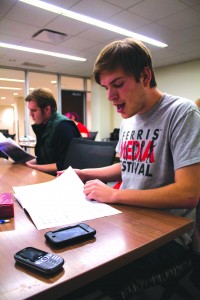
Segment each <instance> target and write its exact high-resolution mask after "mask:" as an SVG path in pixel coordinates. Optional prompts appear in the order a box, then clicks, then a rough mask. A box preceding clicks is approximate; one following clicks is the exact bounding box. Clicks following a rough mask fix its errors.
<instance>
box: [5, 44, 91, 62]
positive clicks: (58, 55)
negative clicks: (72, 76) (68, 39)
mask: <svg viewBox="0 0 200 300" xmlns="http://www.w3.org/2000/svg"><path fill="white" fill-rule="evenodd" d="M0 47H3V48H9V49H15V50H20V51H25V52H31V53H37V54H44V55H50V56H54V57H60V58H65V59H72V60H78V61H86V58H82V57H78V56H72V55H67V54H62V53H56V52H50V51H45V50H40V49H35V48H28V47H22V46H17V45H12V44H7V43H0Z"/></svg>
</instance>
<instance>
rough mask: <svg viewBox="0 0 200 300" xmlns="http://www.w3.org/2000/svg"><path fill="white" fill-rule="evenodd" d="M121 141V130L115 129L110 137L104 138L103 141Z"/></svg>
mask: <svg viewBox="0 0 200 300" xmlns="http://www.w3.org/2000/svg"><path fill="white" fill-rule="evenodd" d="M118 140H119V128H114V129H113V131H112V132H111V133H110V137H107V138H103V139H102V141H118Z"/></svg>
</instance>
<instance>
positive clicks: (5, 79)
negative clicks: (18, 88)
mask: <svg viewBox="0 0 200 300" xmlns="http://www.w3.org/2000/svg"><path fill="white" fill-rule="evenodd" d="M0 80H1V81H14V82H25V81H24V80H21V79H11V78H0Z"/></svg>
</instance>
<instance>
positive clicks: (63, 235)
mask: <svg viewBox="0 0 200 300" xmlns="http://www.w3.org/2000/svg"><path fill="white" fill-rule="evenodd" d="M87 232H88V231H87V230H85V229H83V228H82V227H80V226H75V227H72V228H68V229H67V230H60V231H57V232H56V237H57V238H59V240H63V239H71V238H74V237H78V236H81V235H85V234H86V233H87Z"/></svg>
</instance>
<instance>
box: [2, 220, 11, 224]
mask: <svg viewBox="0 0 200 300" xmlns="http://www.w3.org/2000/svg"><path fill="white" fill-rule="evenodd" d="M9 222H10V221H9V220H0V224H4V223H9Z"/></svg>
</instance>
